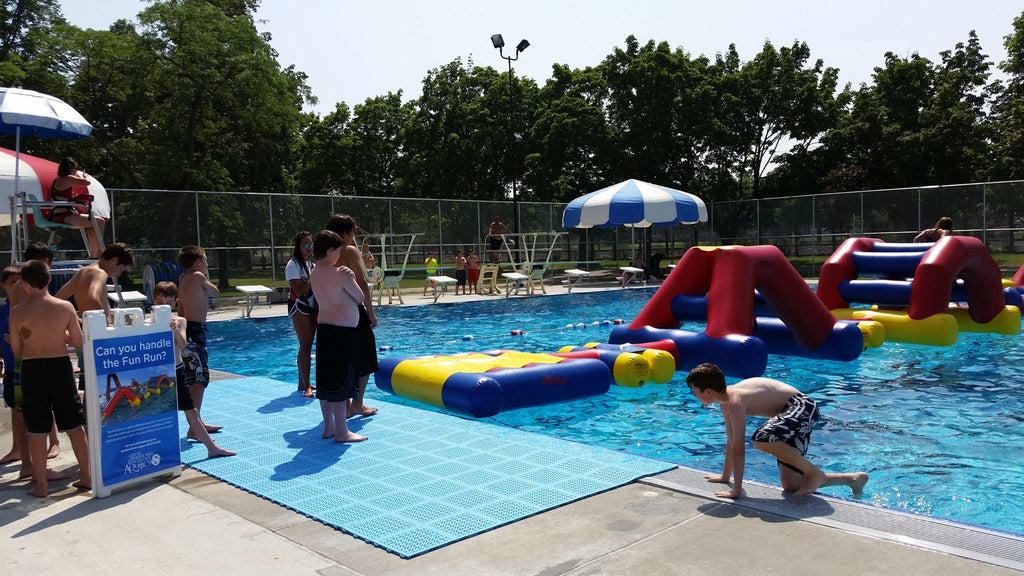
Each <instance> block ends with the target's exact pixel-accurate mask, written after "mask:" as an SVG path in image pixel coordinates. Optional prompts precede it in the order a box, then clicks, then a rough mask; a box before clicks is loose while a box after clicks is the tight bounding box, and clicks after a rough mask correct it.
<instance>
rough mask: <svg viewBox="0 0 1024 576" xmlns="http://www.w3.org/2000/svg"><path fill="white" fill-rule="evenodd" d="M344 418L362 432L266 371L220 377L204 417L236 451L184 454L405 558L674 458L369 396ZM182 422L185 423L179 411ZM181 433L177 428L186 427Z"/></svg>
mask: <svg viewBox="0 0 1024 576" xmlns="http://www.w3.org/2000/svg"><path fill="white" fill-rule="evenodd" d="M377 404H379V406H380V412H378V413H377V414H376V415H375V416H372V417H370V418H353V419H350V420H349V421H348V422H349V426H350V428H351V429H352V430H353V431H355V432H358V433H360V434H365V435H366V436H368V437H369V440H367V441H366V442H361V443H358V444H335V443H334V442H333V441H332V440H324V439H323V438H321V433H322V426H323V421H322V418H321V414H320V406H319V402H318V401H316V400H313V399H310V398H303V397H302V396H301V395H300V394H296V393H295V392H294V385H292V384H287V383H284V382H279V381H276V380H271V379H269V378H261V377H249V378H240V379H234V380H218V381H215V382H213V383H211V385H210V386H209V388H208V389H207V391H206V395H205V399H204V402H203V420H205V421H206V422H208V423H211V424H219V425H223V426H224V430H223V431H222V432H221V433H219V434H215V435H214V439H215V440H216V442H217V443H218V444H220V445H221V446H223V447H224V448H228V449H230V450H236V451H237V452H238V455H237V456H233V457H229V458H215V459H209V458H207V456H206V448H205V447H204V446H203V445H202V444H200V443H197V442H190V441H188V440H184V439H183V440H182V444H181V445H182V462H183V463H184V464H187V465H188V466H190V467H192V468H195V469H196V470H199V471H201V472H203V473H205V474H209V475H210V476H213V477H215V478H218V479H220V480H223V481H224V482H227V483H229V484H232V485H234V486H237V487H238V488H241V489H243V490H246V491H248V492H251V493H253V494H256V495H257V496H260V497H262V498H265V499H267V500H270V501H272V502H276V503H278V504H280V505H282V506H285V507H288V508H290V509H292V510H295V511H296V512H299V513H300V514H304V515H306V516H308V517H310V518H312V519H314V520H317V521H318V522H321V523H323V524H326V525H328V526H332V527H334V528H337V529H339V530H342V531H343V532H346V533H348V534H351V535H353V536H355V537H357V538H360V539H362V540H365V541H367V542H369V543H371V544H373V545H375V546H378V547H380V548H383V549H385V550H388V551H389V552H392V553H394V554H397V555H399V556H401V557H402V558H411V557H413V556H418V555H420V554H423V553H425V552H429V551H431V550H435V549H437V548H440V547H443V546H446V545H448V544H451V543H453V542H457V541H459V540H463V539H465V538H469V537H471V536H474V535H476V534H480V533H482V532H486V531H488V530H492V529H494V528H497V527H499V526H502V525H505V524H508V523H510V522H515V521H517V520H521V519H523V518H527V517H529V516H533V515H534V514H538V513H540V512H544V511H545V510H550V509H552V508H556V507H558V506H561V505H563V504H568V503H570V502H574V501H576V500H579V499H582V498H585V497H587V496H591V495H594V494H597V493H600V492H604V491H607V490H610V489H613V488H616V487H618V486H622V485H624V484H628V483H629V482H632V481H633V480H636V479H638V478H642V477H644V476H650V475H652V474H658V473H660V472H664V471H666V470H670V469H672V468H675V465H674V464H671V463H668V462H663V461H660V460H653V459H650V458H644V457H641V456H634V455H630V454H624V453H621V452H616V451H614V450H608V449H606V448H599V447H594V446H587V445H585V444H579V443H576V442H570V441H567V440H561V439H558V438H552V437H550V436H544V435H540V434H535V433H532V432H525V431H521V430H516V429H514V428H507V427H504V426H499V425H495V424H490V423H486V422H479V421H476V420H469V419H465V418H460V417H456V416H451V415H448V414H441V413H437V412H432V411H428V410H421V409H417V408H411V407H408V406H401V405H398V404H391V403H388V402H377ZM181 422H182V426H183V427H184V428H183V430H184V429H187V424H186V423H185V421H184V416H182V417H181ZM183 435H184V432H183Z"/></svg>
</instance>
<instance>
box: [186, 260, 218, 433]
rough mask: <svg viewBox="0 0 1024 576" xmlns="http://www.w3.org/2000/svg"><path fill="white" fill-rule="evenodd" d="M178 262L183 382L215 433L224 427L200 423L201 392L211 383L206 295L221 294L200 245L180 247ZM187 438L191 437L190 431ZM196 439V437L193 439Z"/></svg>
mask: <svg viewBox="0 0 1024 576" xmlns="http://www.w3.org/2000/svg"><path fill="white" fill-rule="evenodd" d="M178 264H179V265H180V266H181V267H182V268H184V269H185V272H184V274H182V275H181V278H179V279H178V295H179V300H178V314H179V315H181V316H182V317H184V318H185V320H186V323H185V336H186V339H187V341H188V342H187V343H186V345H185V349H184V350H182V352H181V359H182V361H183V362H184V364H185V381H186V382H187V383H188V386H189V388H191V390H192V403H193V404H194V405H195V407H196V414H197V415H199V421H200V422H202V424H203V426H204V427H205V428H206V431H207V432H217V431H219V430H220V429H222V428H223V426H214V425H212V424H207V423H205V422H203V419H202V413H203V394H205V393H206V387H207V386H208V385H209V384H210V362H209V356H208V355H207V352H206V332H207V331H206V314H207V312H209V310H210V307H209V298H210V296H216V295H218V294H220V290H218V289H217V287H216V286H214V285H213V283H212V282H210V278H209V275H210V269H209V265H208V263H207V261H206V252H204V251H203V249H202V248H200V247H199V246H194V245H189V246H183V247H182V248H181V250H179V251H178ZM189 438H194V437H193V436H192V433H191V432H189ZM194 439H197V440H198V438H194Z"/></svg>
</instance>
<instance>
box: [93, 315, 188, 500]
mask: <svg viewBox="0 0 1024 576" xmlns="http://www.w3.org/2000/svg"><path fill="white" fill-rule="evenodd" d="M111 312H112V313H113V315H114V324H113V326H107V317H106V315H105V314H104V313H103V312H102V311H100V310H91V311H89V312H86V313H85V314H84V316H83V318H82V333H83V336H84V345H83V358H84V360H85V363H84V368H83V369H84V371H85V408H86V420H87V422H88V426H87V428H88V433H89V471H90V473H91V475H92V493H93V496H96V497H99V498H105V497H107V496H110V493H111V491H112V490H113V489H114V488H121V487H124V486H127V485H130V484H135V483H138V482H142V481H145V480H148V479H150V478H153V477H156V476H163V475H170V476H172V477H177V476H180V475H181V449H180V444H179V442H180V436H179V435H178V398H177V390H176V385H177V381H176V377H175V373H174V334H173V333H172V332H171V328H170V323H171V309H170V307H168V306H154V307H153V312H152V314H151V317H150V321H149V322H146V317H145V315H144V314H143V312H142V309H140V308H115V309H114V310H112V311H111Z"/></svg>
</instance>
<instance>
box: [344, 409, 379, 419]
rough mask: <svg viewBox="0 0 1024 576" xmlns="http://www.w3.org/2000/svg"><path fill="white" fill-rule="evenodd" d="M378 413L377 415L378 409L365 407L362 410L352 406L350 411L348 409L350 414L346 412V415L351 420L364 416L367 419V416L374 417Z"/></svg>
mask: <svg viewBox="0 0 1024 576" xmlns="http://www.w3.org/2000/svg"><path fill="white" fill-rule="evenodd" d="M376 413H377V409H376V408H370V407H369V406H363V407H362V408H358V409H357V408H355V407H352V406H350V407H349V409H348V412H346V415H347V416H348V417H349V418H351V417H353V416H363V417H364V418H365V417H367V416H373V415H374V414H376Z"/></svg>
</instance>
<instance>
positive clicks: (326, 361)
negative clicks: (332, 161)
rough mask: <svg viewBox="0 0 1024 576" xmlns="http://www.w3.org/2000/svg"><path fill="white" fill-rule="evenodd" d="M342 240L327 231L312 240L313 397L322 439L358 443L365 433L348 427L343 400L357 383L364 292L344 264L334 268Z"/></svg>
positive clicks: (354, 389) (342, 243)
mask: <svg viewBox="0 0 1024 576" xmlns="http://www.w3.org/2000/svg"><path fill="white" fill-rule="evenodd" d="M344 247H345V244H344V240H342V239H341V236H338V235H337V234H335V233H334V232H331V231H330V230H324V231H322V232H319V233H317V235H316V236H315V237H314V238H313V259H314V260H315V261H316V265H315V266H314V267H313V269H312V270H311V271H310V272H309V283H310V284H312V285H313V293H314V294H316V295H317V303H318V304H319V306H320V312H319V314H318V315H317V328H316V398H317V400H319V401H320V411H321V412H322V413H323V416H324V433H323V437H324V438H334V441H335V442H362V441H363V440H366V436H362V435H360V434H356V433H354V432H352V431H351V430H349V428H348V422H347V421H346V419H347V418H348V414H347V409H346V402H347V400H348V399H350V398H352V397H353V396H355V393H356V389H357V387H358V385H359V384H358V382H359V375H358V371H357V369H358V362H357V357H358V355H359V350H358V330H359V329H358V325H359V322H360V313H359V303H360V302H362V301H363V291H362V290H360V289H359V285H358V284H357V283H356V278H357V277H358V276H359V275H358V274H355V273H354V272H352V269H351V268H348V267H346V266H335V264H334V263H335V262H337V261H338V258H339V255H340V254H341V251H342V250H343V249H344Z"/></svg>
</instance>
